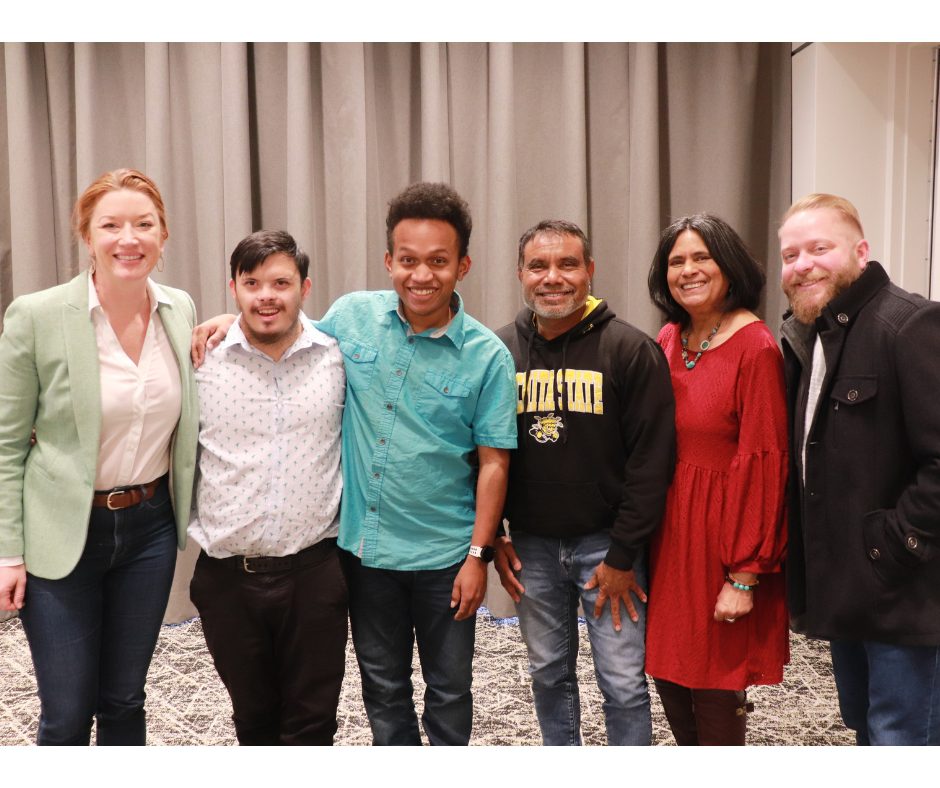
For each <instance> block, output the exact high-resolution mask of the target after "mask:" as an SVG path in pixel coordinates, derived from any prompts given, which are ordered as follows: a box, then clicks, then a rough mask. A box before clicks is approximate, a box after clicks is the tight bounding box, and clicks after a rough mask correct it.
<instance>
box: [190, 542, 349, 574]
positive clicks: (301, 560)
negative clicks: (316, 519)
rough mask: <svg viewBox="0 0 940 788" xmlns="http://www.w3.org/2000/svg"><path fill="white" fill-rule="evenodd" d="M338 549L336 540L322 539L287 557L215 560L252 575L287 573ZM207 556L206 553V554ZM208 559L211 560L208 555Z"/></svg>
mask: <svg viewBox="0 0 940 788" xmlns="http://www.w3.org/2000/svg"><path fill="white" fill-rule="evenodd" d="M335 549H336V538H335V537H334V538H332V539H321V540H320V541H319V542H317V543H315V544H312V545H310V547H305V548H304V549H303V550H301V551H300V552H299V553H294V554H293V555H285V556H266V555H233V556H230V557H229V558H213V559H211V560H213V561H217V562H218V563H219V564H220V565H222V566H227V567H229V568H230V569H237V570H238V571H240V572H247V573H248V574H250V575H253V574H258V573H264V572H287V571H290V570H291V569H299V568H300V567H302V566H309V565H310V564H315V563H317V562H318V561H322V560H323V558H324V557H325V556H327V555H328V554H329V553H330V552H331V551H333V550H335ZM204 554H205V553H204ZM206 558H209V556H208V555H207V556H206Z"/></svg>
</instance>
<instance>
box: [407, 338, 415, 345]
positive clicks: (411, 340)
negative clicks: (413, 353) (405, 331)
mask: <svg viewBox="0 0 940 788" xmlns="http://www.w3.org/2000/svg"><path fill="white" fill-rule="evenodd" d="M414 343H415V338H414V337H408V344H409V345H413V344H414Z"/></svg>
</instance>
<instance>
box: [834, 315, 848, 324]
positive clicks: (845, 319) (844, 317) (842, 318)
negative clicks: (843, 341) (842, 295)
mask: <svg viewBox="0 0 940 788" xmlns="http://www.w3.org/2000/svg"><path fill="white" fill-rule="evenodd" d="M836 320H838V321H839V322H840V323H841V324H842V325H843V326H844V325H845V324H846V323H848V322H849V316H848V315H847V314H845V312H839V314H838V315H836Z"/></svg>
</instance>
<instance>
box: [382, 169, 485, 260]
mask: <svg viewBox="0 0 940 788" xmlns="http://www.w3.org/2000/svg"><path fill="white" fill-rule="evenodd" d="M405 219H438V220H440V221H442V222H447V223H448V224H449V225H450V226H451V227H453V228H454V230H456V231H457V240H458V242H459V247H460V257H466V256H467V251H468V250H469V248H470V231H471V230H472V229H473V220H472V219H471V218H470V207H469V206H468V205H467V202H466V200H464V199H463V197H461V196H460V195H459V194H457V192H456V191H455V190H454V189H452V188H451V187H450V186H448V185H447V184H446V183H427V182H422V183H413V184H411V186H409V187H408V188H407V189H405V190H404V191H403V192H401V193H400V194H399V195H398V196H396V197H394V198H392V200H391V201H390V202H389V204H388V216H386V218H385V243H386V248H387V249H388V251H389V253H394V249H393V248H392V247H393V245H394V241H393V239H392V232H393V231H394V230H395V227H396V226H397V225H398V223H399V222H401V221H403V220H405Z"/></svg>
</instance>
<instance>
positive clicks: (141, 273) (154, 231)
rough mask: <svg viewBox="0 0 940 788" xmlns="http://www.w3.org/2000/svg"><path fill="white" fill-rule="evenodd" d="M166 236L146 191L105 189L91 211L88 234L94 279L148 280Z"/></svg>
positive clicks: (118, 281)
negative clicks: (106, 190) (107, 190)
mask: <svg viewBox="0 0 940 788" xmlns="http://www.w3.org/2000/svg"><path fill="white" fill-rule="evenodd" d="M165 237H166V235H165V233H164V230H163V227H162V226H161V225H160V219H159V216H158V214H157V209H156V208H155V207H154V204H153V201H152V200H151V199H150V198H149V197H148V196H147V195H146V194H144V193H143V192H139V191H134V190H132V189H118V190H115V191H110V192H107V193H105V194H104V195H103V196H102V197H101V199H100V200H98V202H97V204H96V205H95V208H94V210H93V211H92V214H91V221H90V222H89V225H88V236H87V237H86V238H85V245H86V246H87V247H88V254H89V256H90V257H91V259H92V260H93V261H94V265H95V281H96V282H98V283H105V284H106V285H110V286H114V285H115V284H119V283H128V282H134V281H142V280H145V279H146V278H147V276H149V275H150V272H151V271H152V270H153V268H154V266H155V265H156V264H157V261H158V260H159V259H160V255H161V254H163V241H164V238H165Z"/></svg>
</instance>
